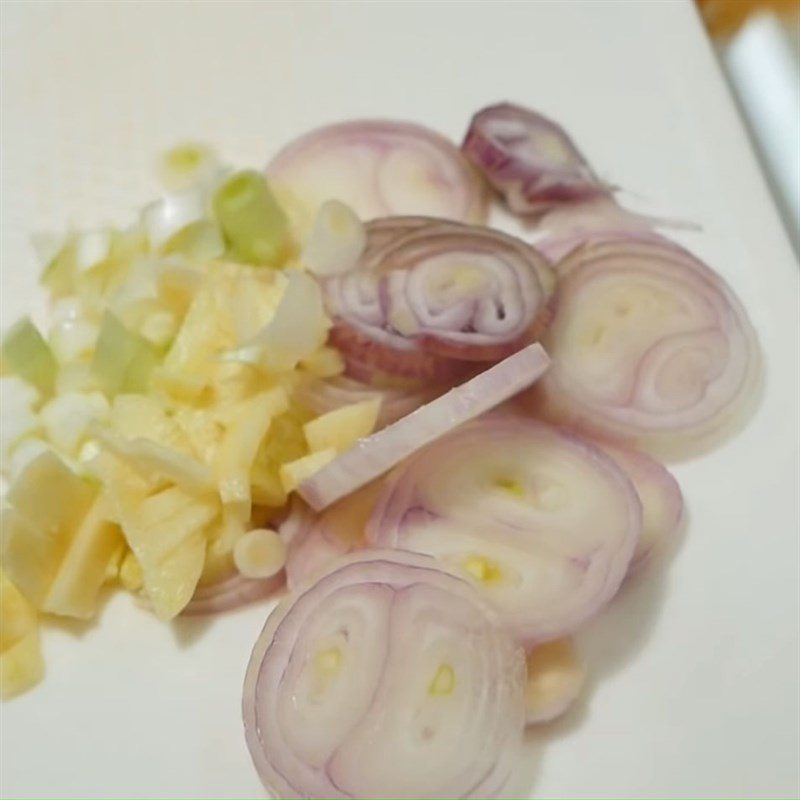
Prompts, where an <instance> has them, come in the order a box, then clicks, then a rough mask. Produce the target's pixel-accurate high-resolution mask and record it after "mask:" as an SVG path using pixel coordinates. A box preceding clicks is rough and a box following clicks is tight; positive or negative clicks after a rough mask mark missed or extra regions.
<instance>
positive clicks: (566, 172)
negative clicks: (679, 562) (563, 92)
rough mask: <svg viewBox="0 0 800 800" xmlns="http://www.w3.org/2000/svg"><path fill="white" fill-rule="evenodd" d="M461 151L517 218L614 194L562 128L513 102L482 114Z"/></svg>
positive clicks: (476, 120)
mask: <svg viewBox="0 0 800 800" xmlns="http://www.w3.org/2000/svg"><path fill="white" fill-rule="evenodd" d="M461 149H462V150H463V152H464V155H466V157H467V158H468V159H469V160H470V161H471V162H472V163H473V164H474V165H475V166H476V167H477V168H478V169H479V170H480V171H481V173H482V174H483V175H484V177H485V178H486V180H488V181H489V183H490V184H491V185H492V186H493V187H494V188H495V189H496V190H497V191H498V192H499V193H500V194H501V195H502V197H503V199H504V200H505V202H506V203H507V205H508V207H509V208H510V209H511V210H512V211H514V212H515V213H517V214H523V215H540V214H542V213H544V212H546V211H548V210H549V209H550V208H552V207H554V206H558V205H560V204H562V203H576V202H580V201H585V200H590V199H593V198H595V197H597V196H598V195H602V194H606V193H608V191H609V187H608V186H606V185H605V184H603V183H601V182H600V181H599V180H598V179H597V177H596V176H595V175H594V173H593V172H592V170H591V168H590V167H589V165H588V164H587V163H586V160H585V159H584V157H583V156H582V155H581V153H580V151H579V150H578V148H577V147H575V145H574V144H573V142H572V139H570V138H569V136H568V135H567V134H566V132H565V131H564V129H563V128H561V126H560V125H557V124H556V123H555V122H553V121H552V120H549V119H547V118H546V117H543V116H542V115H541V114H537V113H536V112H535V111H531V110H530V109H528V108H522V107H521V106H515V105H512V104H511V103H501V104H500V105H496V106H489V107H488V108H484V109H483V110H481V111H479V112H478V113H477V114H476V115H475V116H474V117H473V118H472V122H471V123H470V127H469V130H468V131H467V136H466V139H465V140H464V144H462V145H461Z"/></svg>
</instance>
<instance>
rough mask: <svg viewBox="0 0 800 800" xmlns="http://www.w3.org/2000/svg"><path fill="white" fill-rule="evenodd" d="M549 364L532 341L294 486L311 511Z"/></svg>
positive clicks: (508, 394)
mask: <svg viewBox="0 0 800 800" xmlns="http://www.w3.org/2000/svg"><path fill="white" fill-rule="evenodd" d="M549 363H550V360H549V358H548V357H547V353H545V351H544V350H543V349H542V347H541V346H540V345H538V344H532V345H529V346H528V347H526V348H525V349H523V350H520V351H519V352H518V353H515V354H514V355H513V356H509V357H508V358H506V359H505V360H504V361H501V362H500V363H499V364H495V365H494V366H493V367H490V368H489V369H487V370H486V371H485V372H482V373H480V374H479V375H477V376H476V377H474V378H472V379H471V380H469V381H467V382H466V383H463V384H462V385H461V386H458V387H456V388H455V389H451V390H450V391H449V392H447V394H444V395H442V396H441V397H437V398H436V399H435V400H432V401H431V402H430V403H428V404H427V405H424V406H422V408H419V409H417V410H416V411H414V412H413V413H411V414H409V415H408V416H407V417H403V418H402V419H400V420H398V421H397V422H395V423H393V424H392V425H389V426H388V427H386V428H384V429H383V430H381V431H378V432H377V433H374V434H372V435H371V436H368V437H367V438H366V439H362V440H361V441H359V442H357V443H356V444H355V446H354V447H352V448H351V449H350V450H348V451H347V452H345V453H342V455H340V456H338V457H337V458H335V459H334V460H333V461H331V462H330V463H329V464H327V465H326V466H324V467H323V468H322V469H321V470H319V471H318V472H317V473H315V474H314V475H313V476H312V477H310V478H308V479H307V480H305V481H303V482H302V483H301V484H300V486H299V493H300V496H301V497H302V498H303V499H304V500H305V501H306V502H307V503H308V504H309V505H310V506H311V507H312V508H314V509H316V510H317V511H319V510H321V509H323V508H325V507H326V506H329V505H331V504H332V503H335V502H336V501H337V500H338V499H339V498H341V497H344V496H346V495H348V494H350V493H351V492H354V491H355V490H356V489H359V488H360V487H362V486H365V485H366V484H367V483H369V482H370V481H372V480H373V479H375V478H377V477H378V476H380V475H382V474H383V473H384V472H386V471H388V470H389V469H391V468H392V467H393V466H395V465H396V464H398V463H400V461H402V460H403V459H404V458H407V457H408V456H410V455H411V454H412V453H414V452H416V451H417V450H419V449H420V448H422V447H424V446H425V445H426V444H430V442H432V441H434V440H435V439H438V438H439V437H440V436H443V435H444V434H446V433H448V432H450V431H451V430H453V429H454V428H457V427H458V426H459V425H462V424H463V423H465V422H468V421H469V420H471V419H474V418H475V417H477V416H479V415H480V414H482V413H483V412H484V411H488V410H489V409H492V408H494V407H495V406H498V405H500V403H503V402H504V401H506V400H508V399H509V398H510V397H513V396H514V395H515V394H517V393H519V392H520V391H522V390H523V389H525V388H527V387H528V386H530V385H531V384H532V383H533V382H534V381H536V380H537V379H538V378H539V377H540V376H541V375H542V373H544V372H545V370H546V369H547V367H548V365H549Z"/></svg>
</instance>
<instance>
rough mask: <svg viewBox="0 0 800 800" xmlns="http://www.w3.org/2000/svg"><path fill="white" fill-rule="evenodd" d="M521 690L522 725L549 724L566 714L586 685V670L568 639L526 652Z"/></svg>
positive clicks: (556, 640)
mask: <svg viewBox="0 0 800 800" xmlns="http://www.w3.org/2000/svg"><path fill="white" fill-rule="evenodd" d="M527 662H528V682H527V684H526V687H525V712H526V714H525V722H526V723H527V724H528V725H538V724H540V723H543V722H551V721H552V720H554V719H556V718H557V717H560V716H562V715H563V714H564V713H565V712H567V711H568V710H569V709H570V707H571V706H572V704H573V703H574V702H575V701H576V700H577V699H578V697H579V696H580V693H581V689H583V685H584V683H585V682H586V668H585V667H584V666H583V664H582V663H581V660H580V658H579V657H578V655H577V653H576V652H575V646H574V645H573V644H572V640H571V639H569V638H566V639H555V640H553V641H552V642H545V643H544V644H541V645H539V646H538V647H535V648H534V649H533V650H532V651H531V652H530V653H528V659H527Z"/></svg>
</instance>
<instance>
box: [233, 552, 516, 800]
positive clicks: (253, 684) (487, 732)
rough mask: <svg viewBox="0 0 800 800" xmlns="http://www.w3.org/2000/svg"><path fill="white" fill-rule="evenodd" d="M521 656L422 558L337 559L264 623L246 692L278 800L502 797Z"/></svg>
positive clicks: (488, 617) (253, 743)
mask: <svg viewBox="0 0 800 800" xmlns="http://www.w3.org/2000/svg"><path fill="white" fill-rule="evenodd" d="M524 692H525V659H524V653H523V652H522V650H521V648H520V647H519V646H518V645H516V644H515V643H514V642H513V641H512V640H511V638H510V637H509V636H508V635H507V634H506V633H505V632H504V631H503V629H502V628H500V627H498V626H497V625H496V624H495V619H494V614H493V613H492V611H491V609H490V608H488V607H487V606H486V605H485V604H484V603H483V602H482V601H481V599H480V598H479V596H478V595H477V594H476V593H475V591H474V590H473V589H472V587H470V586H469V585H468V584H467V583H466V582H465V581H462V580H460V579H459V578H457V577H455V576H453V575H450V574H448V573H446V572H442V571H441V570H439V569H437V567H436V563H435V562H434V561H433V560H432V559H429V558H426V557H424V556H418V555H415V554H410V553H408V554H404V553H396V552H383V551H373V552H364V553H359V554H352V555H350V556H346V557H344V558H343V559H341V560H339V561H337V562H336V563H335V564H334V565H333V567H332V568H331V571H330V572H329V573H328V574H326V575H324V576H323V577H321V578H320V579H319V580H318V581H317V583H315V584H313V585H311V586H306V587H303V588H302V589H301V590H300V591H297V592H295V593H293V594H291V595H290V596H289V597H288V598H287V599H286V600H284V601H283V602H282V603H281V604H280V605H279V606H278V607H277V608H276V609H275V610H274V611H273V612H272V614H271V615H270V617H269V619H268V620H267V623H266V625H265V627H264V630H263V631H262V633H261V635H260V637H259V639H258V641H257V642H256V645H255V648H254V650H253V654H252V656H251V658H250V663H249V666H248V668H247V675H246V677H245V683H244V698H243V714H244V723H245V734H246V738H247V744H248V747H249V749H250V754H251V756H252V758H253V761H254V763H255V766H256V769H257V770H258V773H259V775H260V777H261V780H262V781H263V783H264V785H265V787H266V788H267V789H268V790H269V791H270V792H271V793H273V794H274V796H276V797H282V798H290V797H297V798H299V797H335V798H359V797H361V798H368V797H405V798H465V797H484V798H487V797H498V796H501V795H502V796H505V794H506V793H507V792H509V791H513V789H511V788H510V783H509V781H510V779H511V776H512V772H513V770H514V768H515V762H516V758H517V755H518V752H519V747H520V743H521V739H522V730H523V726H524V713H525V711H524V708H525V700H524Z"/></svg>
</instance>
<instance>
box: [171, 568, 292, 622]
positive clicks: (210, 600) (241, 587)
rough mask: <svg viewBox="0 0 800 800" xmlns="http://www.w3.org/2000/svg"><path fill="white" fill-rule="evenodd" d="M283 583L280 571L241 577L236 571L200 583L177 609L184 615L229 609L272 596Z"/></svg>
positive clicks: (217, 612)
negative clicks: (223, 576)
mask: <svg viewBox="0 0 800 800" xmlns="http://www.w3.org/2000/svg"><path fill="white" fill-rule="evenodd" d="M283 586H284V576H283V574H280V575H276V576H275V577H272V578H258V579H254V578H245V577H244V576H243V575H240V574H239V573H238V572H234V573H232V574H231V575H230V576H228V577H227V578H224V579H222V580H220V581H216V582H214V583H207V584H200V585H199V586H198V587H197V589H196V590H195V593H194V595H193V596H192V599H191V600H190V601H189V605H187V606H186V608H184V609H183V611H182V612H181V613H182V614H183V615H185V616H201V615H206V614H219V613H221V612H223V611H232V610H233V609H235V608H239V607H241V606H246V605H249V604H250V603H255V602H257V601H258V600H263V599H265V598H267V597H273V596H274V595H276V594H277V593H278V592H279V591H280V590H281V589H282V588H283Z"/></svg>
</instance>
